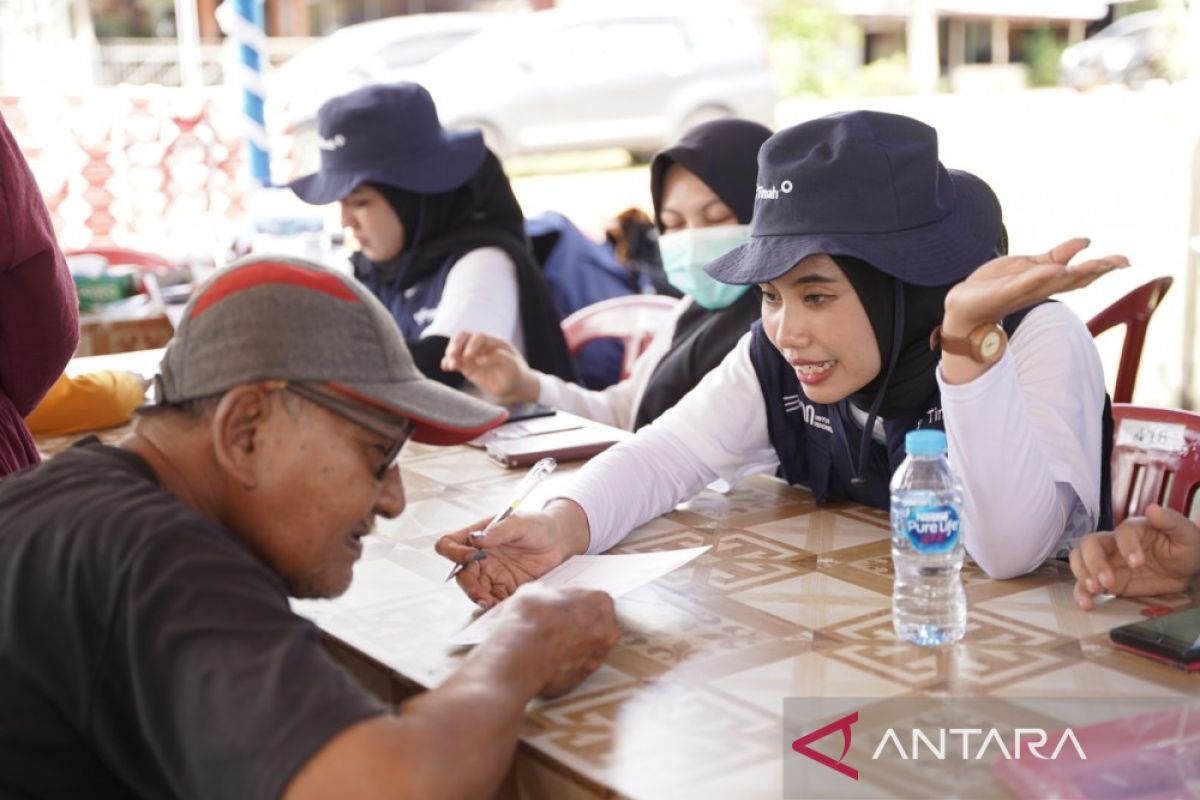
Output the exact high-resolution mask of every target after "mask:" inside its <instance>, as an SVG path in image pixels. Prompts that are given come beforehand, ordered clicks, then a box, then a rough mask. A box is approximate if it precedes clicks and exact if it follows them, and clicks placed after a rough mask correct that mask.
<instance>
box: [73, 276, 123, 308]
mask: <svg viewBox="0 0 1200 800" xmlns="http://www.w3.org/2000/svg"><path fill="white" fill-rule="evenodd" d="M72 277H73V278H74V279H75V292H76V294H78V295H79V310H80V311H91V310H92V309H94V308H95V307H96V306H101V305H104V304H105V303H112V302H114V301H116V300H122V299H124V298H126V297H131V296H132V295H134V294H137V286H136V285H135V283H134V279H133V275H132V274H127V275H121V274H116V275H113V274H106V275H97V276H94V277H87V276H84V275H74V276H72Z"/></svg>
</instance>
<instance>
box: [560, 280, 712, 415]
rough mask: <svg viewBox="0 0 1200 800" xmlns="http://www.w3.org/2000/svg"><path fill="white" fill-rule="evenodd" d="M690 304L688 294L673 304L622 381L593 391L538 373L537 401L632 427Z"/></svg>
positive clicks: (690, 300) (573, 412)
mask: <svg viewBox="0 0 1200 800" xmlns="http://www.w3.org/2000/svg"><path fill="white" fill-rule="evenodd" d="M691 306H692V299H691V298H690V297H685V298H684V299H682V300H680V301H679V302H678V303H677V304H676V306H675V308H674V309H673V310H672V312H671V316H670V318H669V319H668V320H667V322H666V324H664V325H663V326H662V327H661V328H659V329H658V330H657V331H655V333H654V338H653V339H651V340H650V345H649V346H648V347H647V348H646V349H645V350H643V351H642V354H641V355H640V356H638V358H637V360H636V361H634V362H633V368H632V369H631V370H630V372H629V377H628V378H626V379H625V380H623V381H619V382H618V383H614V384H613V385H612V386H609V387H607V388H605V389H599V390H593V389H585V388H584V387H582V386H580V385H578V384H575V383H568V382H567V381H564V380H562V379H561V378H558V377H556V376H554V375H546V374H545V373H538V384H539V385H540V386H541V390H540V391H539V393H538V402H539V403H541V404H543V405H547V406H552V407H553V408H557V409H560V410H562V411H567V412H570V413H572V414H577V415H578V416H581V417H587V418H588V419H593V420H595V421H596V422H603V423H604V424H605V425H611V426H613V427H614V428H624V429H625V430H627V431H631V430H633V423H634V420H636V419H637V412H638V408H640V407H641V405H642V396H643V395H644V394H645V393H646V387H647V386H648V385H649V384H650V376H651V375H653V374H654V368H655V367H657V366H658V362H660V361H662V359H663V356H665V355H666V354H667V352H668V351H669V350H670V349H671V342H672V341H673V340H674V338H675V330H676V327H677V326H678V324H679V317H680V316H681V315H682V314H683V312H684V311H686V310H687V309H688V308H690V307H691Z"/></svg>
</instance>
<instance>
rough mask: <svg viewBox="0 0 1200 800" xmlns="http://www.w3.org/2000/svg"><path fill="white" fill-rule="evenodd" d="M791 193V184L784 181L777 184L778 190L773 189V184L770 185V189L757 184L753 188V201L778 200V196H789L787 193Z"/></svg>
mask: <svg viewBox="0 0 1200 800" xmlns="http://www.w3.org/2000/svg"><path fill="white" fill-rule="evenodd" d="M791 191H792V182H791V181H784V182H783V183H781V184H779V188H778V189H776V188H775V184H771V188H770V189H768V188H767V187H765V186H763V185H762V184H759V185H757V186H755V187H754V199H755V200H778V199H779V195H781V194H789V193H791Z"/></svg>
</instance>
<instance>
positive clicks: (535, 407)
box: [504, 403, 557, 422]
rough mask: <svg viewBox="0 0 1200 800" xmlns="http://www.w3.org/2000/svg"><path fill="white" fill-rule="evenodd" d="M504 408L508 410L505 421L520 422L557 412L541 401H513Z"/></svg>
mask: <svg viewBox="0 0 1200 800" xmlns="http://www.w3.org/2000/svg"><path fill="white" fill-rule="evenodd" d="M504 408H505V409H507V410H508V419H507V420H505V421H506V422H520V421H521V420H523V419H534V418H536V417H549V416H552V415H553V414H556V413H557V412H556V411H555V410H554V409H553V408H551V407H550V406H544V405H542V404H541V403H513V404H512V405H509V406H505V407H504Z"/></svg>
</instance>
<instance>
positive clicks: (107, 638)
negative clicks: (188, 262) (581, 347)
mask: <svg viewBox="0 0 1200 800" xmlns="http://www.w3.org/2000/svg"><path fill="white" fill-rule="evenodd" d="M157 388H158V400H159V406H158V407H157V408H155V409H153V410H152V412H151V413H148V414H146V415H145V416H143V417H141V418H140V419H139V420H138V421H137V423H136V425H135V428H134V431H133V433H132V434H130V436H128V437H127V438H126V439H125V440H123V441H122V442H121V443H120V444H119V445H118V446H116V447H108V446H104V445H102V444H100V443H99V442H98V441H96V440H95V439H94V438H93V439H90V440H84V441H83V442H81V443H80V444H79V445H77V446H76V447H74V448H72V449H70V450H68V451H66V452H64V453H62V454H60V455H58V456H57V457H55V458H54V459H52V460H51V461H50V462H49V463H47V464H44V465H42V466H41V467H38V468H35V469H33V470H29V471H26V472H24V473H21V474H19V475H15V476H12V477H11V478H9V479H8V480H6V481H5V482H4V483H3V484H0V719H3V720H5V723H4V724H3V725H0V795H3V796H6V797H7V796H20V797H76V796H85V795H86V796H89V797H110V796H122V797H125V796H138V797H175V796H187V797H239V798H241V797H246V798H249V797H278V796H281V795H284V796H287V797H317V796H320V797H328V796H332V795H334V794H335V793H336V794H340V795H344V796H347V797H355V798H358V797H375V796H380V797H382V796H388V797H395V796H406V797H407V796H413V797H431V796H439V797H440V796H446V797H481V796H485V795H486V794H488V793H489V792H490V791H492V790H493V789H494V788H495V786H496V785H497V783H498V782H499V780H500V778H501V777H502V775H503V774H504V770H505V768H506V765H507V762H508V760H509V758H510V756H511V754H512V751H513V747H514V745H515V742H516V731H517V726H518V725H519V724H520V721H521V719H522V717H523V711H524V706H525V703H526V702H527V701H528V700H529V699H530V698H531V697H533V696H534V695H537V694H553V693H558V692H562V691H565V690H567V689H570V688H571V687H573V686H574V685H575V684H577V683H578V682H579V681H580V680H582V679H583V678H584V677H585V676H586V675H587V674H588V673H589V672H591V671H592V670H593V669H595V668H596V667H597V666H598V665H599V664H600V663H601V662H602V660H603V658H604V655H605V653H606V652H607V649H608V648H609V647H611V645H612V644H613V643H614V642H615V641H616V636H617V633H616V627H615V622H614V618H613V612H612V604H611V600H610V599H609V598H608V597H607V596H606V595H603V594H600V593H594V592H572V593H550V592H543V593H532V594H530V595H529V596H526V597H522V598H518V600H520V601H521V602H519V603H518V605H517V606H515V607H514V609H513V610H514V612H515V613H513V614H511V615H509V616H507V617H506V618H505V620H504V621H503V622H502V623H501V624H502V625H503V626H504V630H503V631H502V632H501V631H497V635H496V636H495V637H494V638H493V639H491V640H490V642H489V643H487V644H484V645H482V646H480V647H479V648H477V649H476V650H475V651H474V652H473V653H472V654H471V655H470V656H469V657H468V658H467V659H466V660H465V662H464V663H463V665H462V667H461V669H459V670H458V672H457V673H456V674H454V675H453V676H451V677H450V678H449V679H448V680H447V681H446V682H445V683H444V684H443V685H442V686H441V687H439V688H438V689H436V690H433V691H430V692H428V693H427V694H425V695H423V696H421V697H418V698H416V699H414V700H412V701H411V702H409V703H406V704H405V705H404V706H402V707H401V708H400V709H399V710H398V712H395V713H392V712H391V710H389V709H388V708H386V707H385V706H383V705H381V704H380V703H379V702H377V701H376V700H374V699H373V698H372V697H371V696H369V695H368V694H367V693H366V692H365V691H364V690H363V689H362V688H360V687H359V686H357V685H356V684H355V683H354V681H353V680H352V679H351V678H350V677H349V676H348V675H346V674H345V673H344V672H343V671H342V670H341V669H340V668H339V667H337V666H336V665H335V664H333V663H332V662H331V661H330V660H329V659H328V658H327V656H326V655H325V654H324V653H323V651H322V650H321V648H320V646H319V644H318V641H317V636H316V632H315V629H314V628H313V626H312V625H311V624H310V623H309V622H307V621H305V620H303V619H301V618H300V617H298V616H296V615H295V614H293V613H292V611H291V610H290V608H289V606H288V600H287V598H288V596H289V595H291V596H294V597H332V596H335V595H337V594H340V593H341V592H343V591H344V590H345V589H346V587H347V586H348V585H349V583H350V579H351V567H352V566H353V564H354V562H355V561H356V560H357V558H358V557H359V554H360V553H361V550H362V538H363V537H364V536H366V535H368V534H369V533H370V532H371V529H372V525H373V520H374V517H375V515H376V514H381V515H383V516H385V517H395V516H397V515H398V514H400V512H401V511H402V510H403V508H404V492H403V488H402V486H401V483H400V474H399V469H398V467H397V466H396V465H395V463H394V459H395V457H396V455H397V454H398V453H399V451H400V448H401V447H402V446H403V445H404V442H405V441H406V440H407V439H409V438H413V439H414V440H417V441H422V442H430V443H435V444H450V443H455V442H461V441H463V440H465V439H468V438H471V437H473V436H475V435H476V434H478V433H480V432H481V431H484V430H487V429H488V428H490V427H492V426H493V425H495V424H497V423H499V422H500V421H502V420H503V418H504V416H505V414H504V412H503V411H501V410H499V409H497V408H495V407H493V406H490V405H488V404H486V403H482V402H479V401H477V400H474V399H472V398H470V397H468V396H466V395H464V394H461V393H459V392H455V391H453V390H450V389H447V388H445V387H443V386H441V385H440V384H437V383H435V382H433V381H430V380H428V379H426V378H424V377H423V376H421V374H420V373H419V372H418V371H417V370H416V368H415V367H414V365H413V362H412V359H411V357H410V355H409V353H408V350H407V349H406V348H405V345H404V342H403V340H402V339H401V337H400V334H399V332H398V330H397V329H396V326H395V323H394V322H393V321H392V319H391V317H390V315H389V314H388V312H387V310H386V309H385V308H384V307H383V306H382V305H381V304H380V303H379V302H378V301H377V300H376V299H375V298H374V297H372V296H371V295H370V294H369V293H368V292H366V290H365V289H363V288H362V287H361V285H359V284H357V283H356V282H354V281H353V280H351V279H349V278H346V277H343V276H340V275H337V274H334V273H332V272H329V271H327V270H324V269H321V268H319V267H315V266H313V265H310V264H306V263H303V262H297V261H287V260H270V259H267V260H252V261H250V262H247V263H243V264H240V265H235V266H233V267H231V268H229V269H228V270H225V271H222V272H220V273H217V275H215V276H214V277H213V278H212V279H211V280H210V281H209V282H208V283H206V284H205V285H204V287H202V288H201V290H200V291H198V292H197V293H196V295H195V297H194V298H193V299H192V301H191V303H190V304H189V306H188V308H187V309H186V311H185V314H184V319H183V322H182V323H181V325H180V327H179V329H178V331H177V333H176V336H175V339H174V340H173V341H172V343H171V345H170V346H169V347H168V349H167V352H166V354H165V355H164V357H163V361H162V365H161V374H160V375H159V377H158V380H157Z"/></svg>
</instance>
